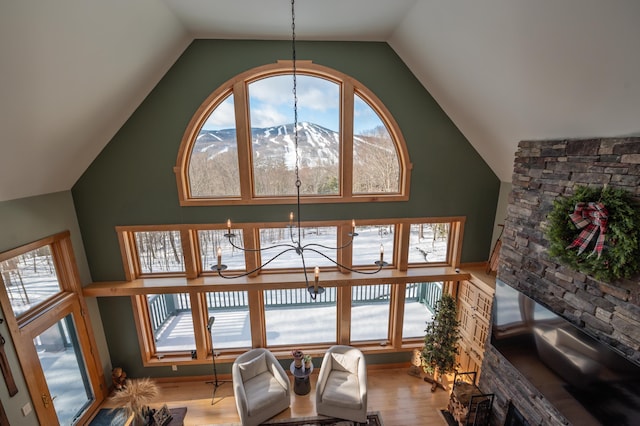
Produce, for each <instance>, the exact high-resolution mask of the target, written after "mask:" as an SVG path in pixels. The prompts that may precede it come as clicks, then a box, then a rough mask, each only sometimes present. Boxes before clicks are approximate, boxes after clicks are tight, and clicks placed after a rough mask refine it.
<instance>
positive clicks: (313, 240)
mask: <svg viewBox="0 0 640 426" xmlns="http://www.w3.org/2000/svg"><path fill="white" fill-rule="evenodd" d="M292 230H293V231H292ZM298 238H300V244H301V245H302V247H303V248H305V246H306V248H305V250H304V258H305V262H306V263H307V267H315V266H320V267H323V266H329V267H331V266H333V265H334V264H333V263H332V262H331V261H330V260H329V259H327V258H326V257H324V256H322V255H321V254H319V253H318V252H320V253H323V254H324V255H325V256H328V257H329V258H331V259H333V260H334V261H335V260H336V250H329V249H328V248H327V247H330V248H335V247H336V246H337V238H338V234H337V228H336V227H335V226H317V227H302V228H300V232H299V233H298V232H297V229H295V228H262V229H260V247H262V248H263V249H265V248H266V249H265V250H264V251H263V252H262V253H261V257H262V263H265V262H267V261H269V260H270V259H272V258H273V257H274V256H278V257H276V258H275V259H273V261H272V262H271V263H269V265H267V267H266V269H276V268H281V269H287V268H288V269H291V268H292V267H295V268H300V267H301V265H300V260H299V259H300V256H299V255H298V254H297V253H296V251H295V250H294V249H293V248H291V249H290V250H289V251H287V252H285V253H283V254H282V255H281V256H280V255H279V253H280V252H282V250H283V247H282V245H283V244H291V242H292V240H293V241H298ZM323 246H324V247H323Z"/></svg>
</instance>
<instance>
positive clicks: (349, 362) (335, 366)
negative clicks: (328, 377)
mask: <svg viewBox="0 0 640 426" xmlns="http://www.w3.org/2000/svg"><path fill="white" fill-rule="evenodd" d="M358 362H360V357H359V356H352V355H345V354H340V353H335V352H332V353H331V369H332V370H338V371H346V372H349V373H357V372H358Z"/></svg>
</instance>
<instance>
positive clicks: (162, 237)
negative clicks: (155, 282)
mask: <svg viewBox="0 0 640 426" xmlns="http://www.w3.org/2000/svg"><path fill="white" fill-rule="evenodd" d="M134 236H135V241H136V252H137V253H138V264H139V265H140V273H142V274H153V273H158V272H163V273H164V272H184V260H183V256H182V242H181V240H180V233H179V232H178V231H148V232H135V233H134Z"/></svg>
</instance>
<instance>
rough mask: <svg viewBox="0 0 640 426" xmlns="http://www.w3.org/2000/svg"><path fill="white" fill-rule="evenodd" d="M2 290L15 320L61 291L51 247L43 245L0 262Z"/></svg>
mask: <svg viewBox="0 0 640 426" xmlns="http://www.w3.org/2000/svg"><path fill="white" fill-rule="evenodd" d="M0 271H1V273H2V280H3V281H4V287H5V290H6V292H7V295H8V296H9V301H10V303H11V308H12V309H13V313H14V315H16V316H19V315H21V314H23V313H24V312H26V311H28V310H29V309H31V308H33V307H34V306H37V305H38V304H40V303H43V302H44V301H46V300H48V299H50V298H51V297H53V296H55V295H56V294H58V293H59V292H60V291H61V290H62V288H61V286H60V282H59V281H58V275H57V273H56V267H55V264H54V262H53V256H52V254H51V246H50V245H45V246H42V247H39V248H37V249H34V250H29V251H28V252H26V253H23V254H20V255H18V256H15V257H12V258H10V259H7V260H5V261H3V262H0Z"/></svg>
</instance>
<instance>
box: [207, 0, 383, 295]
mask: <svg viewBox="0 0 640 426" xmlns="http://www.w3.org/2000/svg"><path fill="white" fill-rule="evenodd" d="M295 28H296V25H295V0H291V30H292V53H293V55H292V56H293V61H292V63H293V72H292V75H293V113H294V123H293V140H294V146H295V154H296V162H295V177H296V180H295V186H296V194H297V197H296V201H297V202H296V207H297V213H298V214H297V217H296V216H294V214H293V212H291V213H289V225H287V227H288V228H289V237H290V239H291V243H284V244H276V245H273V246H270V247H264V248H260V249H247V248H243V247H240V246H238V245H236V244H235V243H234V239H235V237H236V235H235V234H234V233H233V231H232V229H231V219H227V233H226V234H224V237H225V238H227V239H228V241H229V244H231V246H233V248H235V249H237V250H240V251H242V252H262V251H264V250H269V249H273V248H282V251H281V252H280V253H278V254H276V255H275V256H273V257H272V258H271V259H269V260H267V261H266V262H264V263H263V264H261V265H260V266H258V267H257V268H255V269H253V270H251V271H248V272H244V273H241V274H233V275H223V273H222V271H224V270H226V269H227V266H226V265H224V264H223V263H222V248H221V247H218V249H217V251H216V254H217V263H216V265H215V266H213V267H212V268H211V269H213V270H214V271H217V272H218V275H219V276H220V277H222V278H227V279H233V278H239V277H245V276H247V275H250V274H253V273H254V272H257V271H259V270H261V269H262V268H264V267H265V266H267V265H268V264H269V263H271V262H273V261H274V260H275V259H277V258H278V257H280V256H282V255H283V254H284V253H287V252H289V251H295V252H296V254H298V256H300V260H301V261H302V271H303V272H304V280H305V284H306V287H307V291H308V292H309V294H310V295H311V298H312V299H313V300H315V299H316V296H317V295H319V294H322V293H324V288H323V287H321V286H320V285H319V281H320V268H319V267H318V266H316V267H315V268H314V280H313V285H310V284H309V278H308V276H307V265H306V262H305V258H304V253H305V251H310V252H313V253H316V254H318V255H320V256H322V257H324V258H326V259H328V260H329V261H330V262H332V263H333V264H335V265H336V266H338V267H339V268H341V269H344V270H348V271H351V272H356V273H359V274H368V275H371V274H377V273H378V272H380V270H381V269H382V268H383V267H384V266H386V265H388V263H387V262H385V261H384V248H383V246H382V245H380V260H376V261H375V262H373V263H374V265H376V266H377V269H373V270H362V271H361V270H357V269H353V268H351V267H348V266H345V265H342V264H340V263H338V262H337V261H335V260H333V259H332V258H331V257H329V256H327V255H326V254H324V253H323V252H321V251H319V250H318V249H316V248H315V247H318V248H323V249H326V250H336V251H338V250H342V249H345V248H347V247H349V246H350V245H351V244H352V243H353V238H354V237H356V236H357V235H358V234H357V233H356V221H355V220H353V219H352V220H351V232H350V233H349V234H348V235H349V237H351V238H350V239H349V241H347V242H346V243H345V244H344V245H342V246H341V247H328V246H325V245H322V244H317V243H308V244H304V245H302V244H301V241H302V227H301V226H300V186H301V185H302V183H301V181H300V173H299V164H300V153H299V151H298V94H297V73H296V30H295ZM294 218H295V219H296V223H294ZM294 230H297V232H294ZM296 234H297V238H296Z"/></svg>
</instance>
